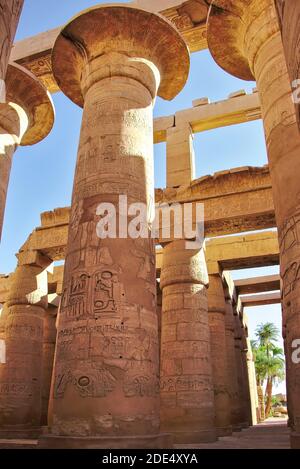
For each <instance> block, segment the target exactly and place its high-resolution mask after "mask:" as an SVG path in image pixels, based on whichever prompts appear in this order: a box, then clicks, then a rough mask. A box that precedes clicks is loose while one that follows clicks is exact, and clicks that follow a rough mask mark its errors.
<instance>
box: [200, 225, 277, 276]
mask: <svg viewBox="0 0 300 469" xmlns="http://www.w3.org/2000/svg"><path fill="white" fill-rule="evenodd" d="M206 260H207V264H208V270H209V273H211V274H212V273H218V272H219V271H220V270H238V269H250V268H253V267H266V266H271V265H278V264H279V245H278V236H277V232H276V231H263V232H260V233H253V234H247V235H242V236H228V237H224V238H215V239H212V240H210V241H209V242H208V243H207V249H206Z"/></svg>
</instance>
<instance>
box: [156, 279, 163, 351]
mask: <svg viewBox="0 0 300 469" xmlns="http://www.w3.org/2000/svg"><path fill="white" fill-rule="evenodd" d="M156 294H157V300H156V303H157V309H156V310H157V321H158V356H159V359H160V351H161V315H162V291H161V288H160V284H159V282H157V283H156Z"/></svg>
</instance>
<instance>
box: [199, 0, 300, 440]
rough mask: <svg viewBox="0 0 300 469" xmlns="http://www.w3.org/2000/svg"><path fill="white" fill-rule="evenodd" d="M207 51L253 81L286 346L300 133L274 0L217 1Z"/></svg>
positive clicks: (293, 306)
mask: <svg viewBox="0 0 300 469" xmlns="http://www.w3.org/2000/svg"><path fill="white" fill-rule="evenodd" d="M214 5H215V6H214V7H213V8H212V14H211V16H210V18H209V22H208V43H209V48H210V51H211V53H212V55H213V56H214V58H215V60H216V62H217V63H218V64H219V65H220V66H221V67H223V68H224V69H225V70H226V71H227V72H229V73H231V74H233V75H235V76H237V77H239V78H243V79H246V80H253V78H255V79H256V81H257V86H258V90H259V93H260V99H261V105H262V115H263V122H264V128H265V135H266V142H267V149H268V159H269V167H270V174H271V178H272V187H273V197H274V204H275V212H276V220H277V226H278V235H279V242H280V270H281V277H282V282H283V308H284V309H285V310H286V311H285V315H286V324H287V327H288V328H289V330H290V334H289V335H288V338H289V341H288V343H287V347H288V348H291V345H292V342H293V340H295V339H298V338H299V337H300V274H299V272H300V223H299V220H300V203H299V199H300V185H299V154H300V135H299V129H298V125H297V120H296V114H295V108H294V104H293V102H292V99H291V83H290V79H289V76H288V72H287V66H286V61H285V57H284V53H283V46H282V39H281V35H280V30H279V24H278V18H277V14H276V10H275V3H274V1H273V0H215V2H214ZM299 374H300V363H298V364H297V363H291V369H290V370H289V375H290V376H289V378H290V379H289V381H290V398H291V399H292V408H293V415H294V428H293V432H292V434H291V444H292V446H293V447H295V448H297V447H298V448H300V400H299V394H300V381H299Z"/></svg>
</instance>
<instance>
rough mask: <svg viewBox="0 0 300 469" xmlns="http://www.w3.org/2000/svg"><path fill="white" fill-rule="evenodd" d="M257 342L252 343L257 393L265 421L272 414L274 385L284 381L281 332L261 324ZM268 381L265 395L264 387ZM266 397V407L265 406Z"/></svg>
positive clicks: (267, 324)
mask: <svg viewBox="0 0 300 469" xmlns="http://www.w3.org/2000/svg"><path fill="white" fill-rule="evenodd" d="M255 334H256V337H257V340H256V341H252V348H253V355H254V360H255V370H256V380H257V393H258V399H259V406H260V413H261V419H262V420H264V419H265V418H267V417H268V416H269V414H270V410H271V407H272V391H273V384H274V383H275V382H276V380H277V381H282V380H283V379H284V354H283V350H282V349H281V348H279V347H278V346H277V345H276V342H277V340H278V338H279V330H278V328H277V327H276V326H275V324H273V323H270V322H267V323H265V324H259V325H258V326H257V328H256V331H255ZM266 380H267V384H266V391H265V394H264V390H263V385H264V382H265V381H266ZM265 395H266V405H265Z"/></svg>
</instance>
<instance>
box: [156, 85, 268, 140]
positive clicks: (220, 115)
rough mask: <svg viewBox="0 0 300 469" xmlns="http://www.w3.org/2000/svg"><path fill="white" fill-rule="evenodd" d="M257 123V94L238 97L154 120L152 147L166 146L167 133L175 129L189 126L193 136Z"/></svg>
mask: <svg viewBox="0 0 300 469" xmlns="http://www.w3.org/2000/svg"><path fill="white" fill-rule="evenodd" d="M258 119H261V109H260V100H259V95H258V93H256V92H254V93H251V94H241V95H239V96H236V97H231V98H230V97H229V98H228V99H224V100H221V101H217V102H215V103H209V102H207V103H206V104H203V105H201V106H193V107H191V108H189V109H183V110H181V111H178V112H176V114H175V115H171V116H165V117H157V118H156V119H154V143H161V142H165V141H166V139H167V131H168V129H170V128H172V127H175V126H176V127H178V128H183V127H186V126H187V125H189V126H190V127H191V129H192V131H193V133H198V132H204V131H206V130H212V129H216V128H218V127H226V126H229V125H235V124H243V123H245V122H251V121H254V120H258Z"/></svg>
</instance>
